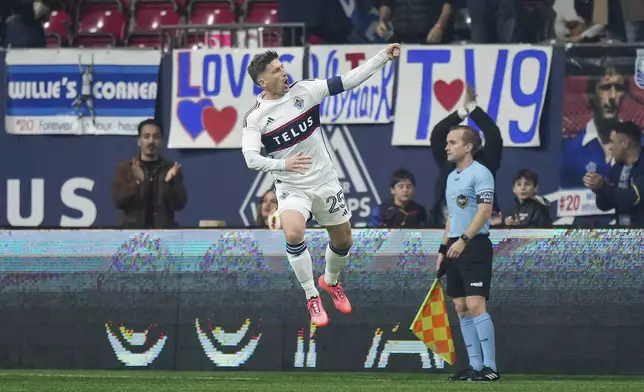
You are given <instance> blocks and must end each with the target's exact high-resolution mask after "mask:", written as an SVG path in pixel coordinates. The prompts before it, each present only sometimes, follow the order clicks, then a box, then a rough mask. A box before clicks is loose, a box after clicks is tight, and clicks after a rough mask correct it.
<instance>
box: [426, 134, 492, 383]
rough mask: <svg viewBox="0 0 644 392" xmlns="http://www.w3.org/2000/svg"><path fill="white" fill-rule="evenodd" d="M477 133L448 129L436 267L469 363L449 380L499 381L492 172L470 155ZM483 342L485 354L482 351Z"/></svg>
mask: <svg viewBox="0 0 644 392" xmlns="http://www.w3.org/2000/svg"><path fill="white" fill-rule="evenodd" d="M480 147H481V137H480V136H479V134H478V133H477V132H476V131H475V130H474V129H472V128H470V127H467V126H457V127H456V128H454V129H453V130H452V131H450V132H449V134H448V135H447V146H446V147H445V150H446V151H447V159H448V161H449V162H452V163H455V164H456V169H455V170H454V171H452V172H451V173H450V175H449V176H448V177H447V189H446V190H445V200H446V201H447V210H448V218H447V222H446V224H445V235H444V236H443V242H442V244H441V246H440V249H439V251H438V252H439V254H438V262H437V269H438V271H439V274H440V273H441V272H443V271H444V272H445V273H446V274H447V295H449V296H450V297H452V298H453V301H454V306H455V308H456V313H457V314H458V317H459V320H460V324H461V331H462V333H463V340H464V341H465V346H466V348H467V355H468V357H469V360H470V367H469V368H468V369H466V370H463V371H462V372H460V373H457V374H455V375H454V376H452V377H451V378H450V380H454V381H456V380H472V381H497V380H499V379H500V378H501V376H500V375H499V373H498V372H497V369H496V359H495V343H494V325H493V324H492V319H491V318H490V315H489V314H488V313H487V310H486V306H485V302H486V300H487V299H489V295H490V281H491V279H492V258H493V252H492V243H491V242H490V239H489V233H490V217H491V215H492V203H493V202H494V178H493V177H492V173H491V172H490V170H488V169H487V168H486V167H485V166H483V165H482V164H481V163H479V162H477V161H475V160H474V158H473V155H474V154H475V153H476V152H477V150H478V149H479V148H480ZM481 347H482V348H483V355H481Z"/></svg>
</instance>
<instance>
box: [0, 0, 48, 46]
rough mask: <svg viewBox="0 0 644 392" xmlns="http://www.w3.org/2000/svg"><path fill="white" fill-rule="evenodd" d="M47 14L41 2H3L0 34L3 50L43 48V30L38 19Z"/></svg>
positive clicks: (0, 8)
mask: <svg viewBox="0 0 644 392" xmlns="http://www.w3.org/2000/svg"><path fill="white" fill-rule="evenodd" d="M48 13H49V8H48V7H46V6H45V5H44V3H42V2H41V1H34V0H3V1H2V4H1V5H0V20H1V24H0V34H1V35H2V45H3V46H4V47H5V48H9V47H11V48H44V47H45V46H46V41H45V29H44V27H43V25H42V21H41V20H40V18H42V17H44V16H45V15H46V14H48Z"/></svg>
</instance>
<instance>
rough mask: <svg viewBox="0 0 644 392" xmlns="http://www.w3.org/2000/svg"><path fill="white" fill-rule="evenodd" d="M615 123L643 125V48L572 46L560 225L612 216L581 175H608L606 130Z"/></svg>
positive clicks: (566, 94)
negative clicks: (631, 122) (584, 217)
mask: <svg viewBox="0 0 644 392" xmlns="http://www.w3.org/2000/svg"><path fill="white" fill-rule="evenodd" d="M619 121H633V122H635V123H636V124H637V125H639V126H640V127H642V126H644V49H637V47H635V46H626V45H624V46H622V45H608V46H601V47H599V46H598V47H593V46H573V47H571V48H570V49H569V50H568V51H567V55H566V77H565V82H564V117H563V124H562V131H563V137H562V160H561V168H560V184H561V190H560V192H558V198H559V203H558V209H557V210H558V216H559V217H563V218H568V220H569V222H562V223H570V224H572V223H573V220H574V219H575V217H582V216H589V217H591V218H586V219H591V220H592V219H595V218H597V219H599V218H598V217H597V216H598V215H603V214H604V215H605V214H613V212H614V211H613V210H611V211H601V210H599V209H598V208H597V207H596V205H595V194H594V193H593V192H592V191H591V190H589V189H587V188H585V187H584V184H583V178H584V175H585V174H586V173H587V172H589V171H596V172H597V173H599V174H601V175H602V176H608V174H609V171H610V168H611V166H613V164H614V161H613V159H612V157H611V154H610V151H609V149H608V144H609V139H610V133H611V131H612V129H613V126H614V125H615V124H616V123H617V122H619ZM592 216H595V218H592ZM611 219H612V216H610V217H606V219H605V220H606V221H610V220H611ZM564 220H565V219H564ZM578 220H579V219H578ZM578 220H577V221H578ZM599 220H600V221H601V220H602V219H599ZM574 223H577V222H574Z"/></svg>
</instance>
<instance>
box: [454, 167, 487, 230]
mask: <svg viewBox="0 0 644 392" xmlns="http://www.w3.org/2000/svg"><path fill="white" fill-rule="evenodd" d="M445 200H446V201H447V211H448V213H449V218H450V224H449V225H450V226H449V238H459V237H460V236H461V235H463V234H464V233H465V231H466V230H467V228H468V227H470V225H471V224H472V221H473V220H474V215H476V212H477V211H478V205H479V204H480V203H486V204H492V203H493V202H494V177H492V173H491V172H490V171H489V170H488V168H487V167H485V166H483V165H482V164H480V163H478V162H477V161H474V162H472V164H471V165H470V166H468V167H466V168H465V169H463V170H462V171H460V172H459V171H458V169H456V170H454V171H452V172H451V173H450V174H449V176H448V177H447V188H446V189H445ZM489 233H490V221H489V220H488V221H487V222H485V225H483V227H482V228H481V230H479V232H478V233H476V234H477V235H478V234H489Z"/></svg>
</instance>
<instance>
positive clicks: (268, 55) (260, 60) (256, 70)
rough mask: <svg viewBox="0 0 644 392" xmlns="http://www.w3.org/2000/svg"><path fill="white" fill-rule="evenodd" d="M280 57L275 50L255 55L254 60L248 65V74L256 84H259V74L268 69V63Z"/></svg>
mask: <svg viewBox="0 0 644 392" xmlns="http://www.w3.org/2000/svg"><path fill="white" fill-rule="evenodd" d="M279 58H280V56H279V55H278V54H277V52H276V51H274V50H267V51H266V52H264V53H262V54H258V55H257V56H255V57H253V60H252V61H251V62H250V64H249V65H248V74H249V75H250V78H251V79H253V82H255V84H256V85H258V86H259V75H260V74H261V73H262V72H264V71H266V67H267V66H268V64H270V63H272V62H273V60H276V59H279Z"/></svg>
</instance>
